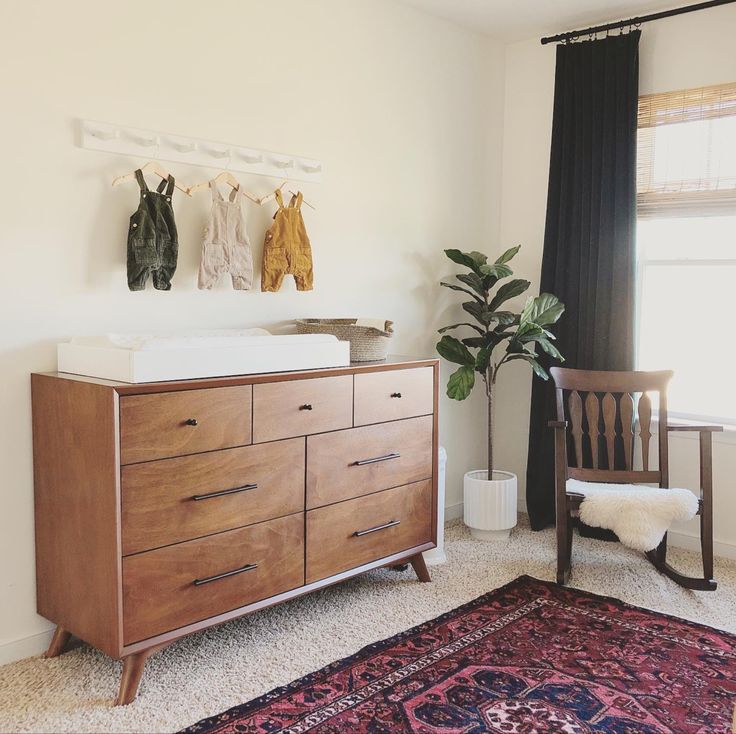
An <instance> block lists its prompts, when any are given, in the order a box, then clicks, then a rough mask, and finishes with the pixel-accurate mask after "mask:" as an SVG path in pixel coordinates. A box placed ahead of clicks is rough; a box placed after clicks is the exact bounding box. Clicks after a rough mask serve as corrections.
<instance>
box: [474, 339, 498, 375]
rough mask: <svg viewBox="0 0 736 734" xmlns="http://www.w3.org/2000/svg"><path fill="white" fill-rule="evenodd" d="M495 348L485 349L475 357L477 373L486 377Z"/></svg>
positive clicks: (488, 347)
mask: <svg viewBox="0 0 736 734" xmlns="http://www.w3.org/2000/svg"><path fill="white" fill-rule="evenodd" d="M493 346H495V345H493ZM493 346H487V347H483V348H482V349H481V350H480V351H479V352H478V354H476V355H475V371H476V372H479V373H480V374H481V375H485V373H486V372H487V371H488V365H489V363H490V361H491V354H493Z"/></svg>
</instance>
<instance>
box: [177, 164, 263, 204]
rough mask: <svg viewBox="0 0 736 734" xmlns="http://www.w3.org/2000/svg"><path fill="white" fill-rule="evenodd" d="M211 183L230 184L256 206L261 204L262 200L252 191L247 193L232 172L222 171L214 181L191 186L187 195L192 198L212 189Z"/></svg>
mask: <svg viewBox="0 0 736 734" xmlns="http://www.w3.org/2000/svg"><path fill="white" fill-rule="evenodd" d="M210 183H214V184H215V185H217V184H219V183H226V184H229V185H230V186H232V187H233V188H234V189H236V190H237V191H238V192H239V193H241V194H242V195H243V196H244V197H245V198H246V199H250V200H251V201H252V202H253V203H254V204H258V205H260V204H261V200H260V199H259V198H258V197H257V196H256V195H255V194H251V193H250V191H246V190H245V189H244V188H243V187H242V186H241V185H240V181H238V179H237V178H235V176H233V174H232V173H230V171H221V172H220V173H218V174H217V176H215V177H214V178H213V179H212V181H202V183H198V184H194V186H189V187H188V188H187V193H188V194H189V196H191V195H192V194H196V193H197V192H198V191H203V190H204V189H208V188H209V187H210Z"/></svg>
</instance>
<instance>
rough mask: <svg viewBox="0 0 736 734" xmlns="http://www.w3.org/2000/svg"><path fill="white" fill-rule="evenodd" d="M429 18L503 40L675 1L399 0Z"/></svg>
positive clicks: (637, 12) (634, 13) (595, 21)
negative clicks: (424, 13) (448, 21)
mask: <svg viewBox="0 0 736 734" xmlns="http://www.w3.org/2000/svg"><path fill="white" fill-rule="evenodd" d="M401 2H403V3H404V4H406V5H412V6H413V7H415V8H418V9H419V10H423V11H424V12H427V13H429V14H431V15H435V16H438V17H440V18H445V19H447V20H450V21H452V22H454V23H457V24H458V25H462V26H466V27H468V28H472V29H474V30H477V31H480V32H481V33H486V34H488V35H491V36H495V37H497V38H501V39H504V40H507V41H518V40H522V39H526V38H532V37H534V36H537V35H538V36H542V35H552V34H555V33H562V32H563V31H567V30H575V29H578V28H582V27H588V26H591V25H597V24H600V23H605V22H608V21H614V20H622V19H626V18H631V17H633V16H637V15H643V14H645V13H649V12H656V11H658V10H666V9H668V8H671V7H677V6H678V5H685V4H686V3H685V2H682V1H679V2H678V0H401Z"/></svg>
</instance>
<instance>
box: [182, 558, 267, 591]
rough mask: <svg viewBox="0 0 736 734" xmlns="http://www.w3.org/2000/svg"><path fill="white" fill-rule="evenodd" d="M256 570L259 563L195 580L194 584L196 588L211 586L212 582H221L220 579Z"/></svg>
mask: <svg viewBox="0 0 736 734" xmlns="http://www.w3.org/2000/svg"><path fill="white" fill-rule="evenodd" d="M254 568H258V564H257V563H249V564H248V565H247V566H243V567H242V568H235V569H233V570H232V571H225V573H218V574H217V575H216V576H207V578H204V579H194V581H193V583H194V585H195V586H202V584H209V583H211V582H212V581H219V580H220V579H226V578H228V577H230V576H237V575H238V574H239V573H245V572H246V571H252V570H253V569H254Z"/></svg>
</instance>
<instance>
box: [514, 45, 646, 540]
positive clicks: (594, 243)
mask: <svg viewBox="0 0 736 734" xmlns="http://www.w3.org/2000/svg"><path fill="white" fill-rule="evenodd" d="M640 36H641V32H640V31H633V32H631V33H628V34H625V35H618V36H610V37H607V38H604V39H601V40H595V41H584V42H581V43H571V44H565V45H561V46H558V47H557V66H556V75H555V102H554V117H553V122H552V150H551V156H550V172H549V188H548V194H547V220H546V229H545V234H544V255H543V257H542V277H541V292H549V293H554V294H555V295H556V296H557V297H558V298H559V299H560V300H561V301H562V302H563V303H564V304H565V307H566V310H565V314H564V315H563V317H562V318H561V319H560V322H559V323H558V324H557V327H556V329H555V333H556V335H557V339H558V342H557V345H558V347H559V349H560V351H561V352H562V354H563V356H564V357H565V365H564V366H565V367H574V368H579V369H593V370H595V369H600V370H630V369H633V367H634V290H635V289H634V281H635V259H636V255H635V226H636V121H637V106H638V97H639V37H640ZM554 413H555V407H554V390H553V386H552V384H551V381H550V382H549V383H545V382H543V381H542V380H537V379H535V380H534V383H533V388H532V405H531V415H530V424H529V429H530V430H529V458H528V462H527V479H526V486H527V489H526V499H527V508H528V511H529V519H530V521H531V525H532V528H533V529H535V530H541V529H542V528H544V527H546V526H547V525H550V524H554V522H555V511H554V508H555V500H554V451H553V436H552V431H551V430H550V429H548V428H547V421H548V420H549V419H551V418H553V417H554Z"/></svg>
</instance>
